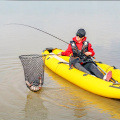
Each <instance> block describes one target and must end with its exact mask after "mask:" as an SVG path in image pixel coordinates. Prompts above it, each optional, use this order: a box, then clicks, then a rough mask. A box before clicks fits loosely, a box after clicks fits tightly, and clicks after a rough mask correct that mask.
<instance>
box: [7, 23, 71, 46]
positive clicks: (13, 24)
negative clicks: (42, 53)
mask: <svg viewBox="0 0 120 120" xmlns="http://www.w3.org/2000/svg"><path fill="white" fill-rule="evenodd" d="M6 25H22V26H26V27H29V28H33V29H35V30H38V31H41V32H43V33H45V34H48V35H50V36H52V37H54V38H56V39H58V40H60V41H62V42H64V43H66V44H69V43H68V42H66V41H64V40H62V39H60V38H58V37H56V36H54V35H52V34H50V33H48V32H45V31H43V30H41V29H38V28H36V27H32V26H30V25H25V24H20V23H10V24H6Z"/></svg>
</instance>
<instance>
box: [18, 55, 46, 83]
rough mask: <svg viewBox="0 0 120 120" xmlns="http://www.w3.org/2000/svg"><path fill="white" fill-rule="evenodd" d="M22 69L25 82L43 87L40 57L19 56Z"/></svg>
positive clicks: (42, 66) (42, 67)
mask: <svg viewBox="0 0 120 120" xmlns="http://www.w3.org/2000/svg"><path fill="white" fill-rule="evenodd" d="M19 58H20V60H21V63H22V65H23V69H24V75H25V80H26V81H29V83H30V84H31V83H33V82H35V83H37V84H40V79H41V82H42V85H43V82H44V62H43V59H42V57H41V56H40V55H36V54H35V55H21V56H19Z"/></svg>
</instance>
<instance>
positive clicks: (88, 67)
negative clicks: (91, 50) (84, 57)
mask: <svg viewBox="0 0 120 120" xmlns="http://www.w3.org/2000/svg"><path fill="white" fill-rule="evenodd" d="M70 62H71V64H73V66H74V67H75V68H77V69H78V70H81V71H83V72H85V73H88V74H92V75H95V76H96V77H98V78H101V79H103V74H102V73H101V72H100V71H99V69H98V68H97V66H96V65H95V64H94V63H92V62H88V63H85V64H82V65H81V64H80V60H79V58H76V59H70Z"/></svg>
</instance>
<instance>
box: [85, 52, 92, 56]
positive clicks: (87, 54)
mask: <svg viewBox="0 0 120 120" xmlns="http://www.w3.org/2000/svg"><path fill="white" fill-rule="evenodd" d="M84 54H85V55H86V56H89V55H90V56H91V55H92V53H91V52H85V53H84Z"/></svg>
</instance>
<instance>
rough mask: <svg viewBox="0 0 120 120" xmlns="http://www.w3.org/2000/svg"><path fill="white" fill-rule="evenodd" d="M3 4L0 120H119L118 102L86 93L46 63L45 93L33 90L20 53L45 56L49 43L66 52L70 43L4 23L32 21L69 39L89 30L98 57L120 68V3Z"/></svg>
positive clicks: (0, 27) (119, 108)
mask: <svg viewBox="0 0 120 120" xmlns="http://www.w3.org/2000/svg"><path fill="white" fill-rule="evenodd" d="M0 4H1V7H0V18H1V23H0V95H1V97H0V108H1V109H0V119H1V120H8V119H9V120H56V119H58V120H79V119H80V120H86V119H88V120H93V119H96V120H103V119H105V120H108V119H109V120H114V119H115V120H116V119H120V114H119V111H120V100H114V99H108V98H104V97H101V96H98V95H94V94H92V93H90V92H87V91H85V90H83V89H81V88H79V87H77V86H75V85H73V84H71V83H69V82H68V81H66V80H65V79H63V78H61V77H59V76H58V75H56V74H54V73H53V72H52V71H51V70H49V69H48V68H47V67H45V82H44V85H43V88H42V89H41V91H39V92H37V93H34V92H31V91H29V90H28V88H27V87H26V85H25V79H24V72H23V68H22V65H21V62H20V60H19V56H20V55H25V54H41V52H42V51H43V50H44V49H45V48H47V47H53V48H56V47H57V48H61V49H63V50H65V49H66V48H67V44H65V43H63V42H61V41H59V40H57V39H56V38H53V37H51V36H49V35H46V34H44V33H41V32H39V31H37V30H34V29H31V28H28V27H25V26H19V25H5V24H9V23H23V24H27V25H31V26H33V27H37V28H39V29H42V30H44V31H46V32H48V33H51V34H53V35H55V36H57V37H59V38H61V39H63V40H65V41H66V42H69V41H70V40H71V39H72V38H73V37H74V36H75V33H76V31H77V30H78V29H79V28H85V29H86V32H87V40H88V41H89V42H90V43H92V46H93V49H94V50H95V52H96V54H95V57H96V60H98V61H102V62H104V63H106V64H109V65H112V66H113V65H114V66H116V67H117V68H120V63H119V59H120V54H119V46H120V40H119V39H120V34H119V31H120V23H119V21H120V16H119V14H120V8H119V4H120V2H119V1H115V2H114V1H109V2H105V1H103V2H102V1H90V2H88V1H86V2H83V1H75V2H73V1H56V2H53V1H50V2H48V1H46V2H43V1H35V2H33V1H29V2H26V1H24V2H20V1H1V2H0Z"/></svg>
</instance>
